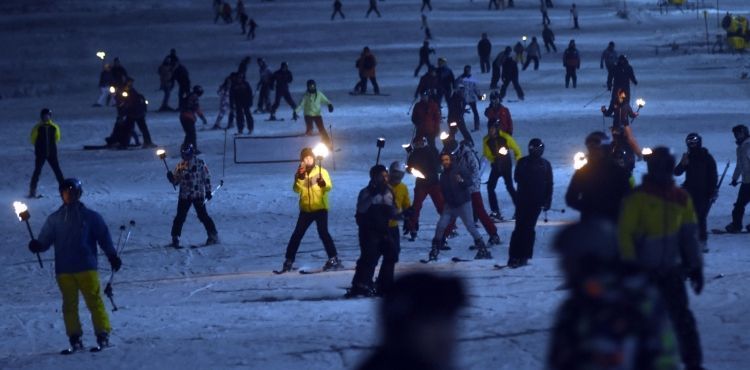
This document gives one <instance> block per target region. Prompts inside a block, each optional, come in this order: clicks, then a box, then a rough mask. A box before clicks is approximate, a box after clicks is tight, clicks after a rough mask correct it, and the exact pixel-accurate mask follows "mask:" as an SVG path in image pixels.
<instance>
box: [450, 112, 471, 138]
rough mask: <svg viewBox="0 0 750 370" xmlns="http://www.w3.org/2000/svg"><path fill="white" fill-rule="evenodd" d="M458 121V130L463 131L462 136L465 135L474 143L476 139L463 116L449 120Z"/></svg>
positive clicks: (464, 136)
mask: <svg viewBox="0 0 750 370" xmlns="http://www.w3.org/2000/svg"><path fill="white" fill-rule="evenodd" d="M452 122H456V125H457V126H458V131H460V132H461V136H463V138H464V140H467V141H470V142H471V143H472V144H474V139H473V138H472V137H471V132H469V129H468V128H466V121H464V118H463V117H461V118H459V119H457V120H454V121H449V123H452Z"/></svg>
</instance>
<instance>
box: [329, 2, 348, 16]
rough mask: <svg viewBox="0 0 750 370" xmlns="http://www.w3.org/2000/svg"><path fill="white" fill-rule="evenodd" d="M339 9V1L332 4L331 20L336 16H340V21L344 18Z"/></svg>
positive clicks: (340, 5)
mask: <svg viewBox="0 0 750 370" xmlns="http://www.w3.org/2000/svg"><path fill="white" fill-rule="evenodd" d="M341 7H342V4H341V0H335V1H334V2H333V13H332V14H331V20H333V19H334V18H336V14H338V15H340V16H341V19H344V18H346V17H344V12H343V11H341Z"/></svg>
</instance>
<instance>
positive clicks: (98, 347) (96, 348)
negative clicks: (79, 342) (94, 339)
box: [60, 344, 114, 356]
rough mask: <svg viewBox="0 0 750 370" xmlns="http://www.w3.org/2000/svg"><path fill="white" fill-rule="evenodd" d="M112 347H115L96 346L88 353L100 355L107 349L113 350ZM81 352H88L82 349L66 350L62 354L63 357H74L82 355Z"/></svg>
mask: <svg viewBox="0 0 750 370" xmlns="http://www.w3.org/2000/svg"><path fill="white" fill-rule="evenodd" d="M112 347H114V346H113V345H111V344H109V345H106V346H94V347H91V348H89V350H88V352H91V353H98V352H101V351H104V350H105V349H107V348H112ZM81 352H86V351H85V350H84V349H83V348H82V349H76V348H66V349H64V350H62V351H60V354H61V355H63V356H67V355H72V354H74V353H81Z"/></svg>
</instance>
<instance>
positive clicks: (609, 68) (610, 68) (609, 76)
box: [606, 66, 630, 95]
mask: <svg viewBox="0 0 750 370" xmlns="http://www.w3.org/2000/svg"><path fill="white" fill-rule="evenodd" d="M606 67H607V90H610V91H611V90H612V82H611V81H612V72H613V70H614V69H615V66H606ZM628 95H630V94H628Z"/></svg>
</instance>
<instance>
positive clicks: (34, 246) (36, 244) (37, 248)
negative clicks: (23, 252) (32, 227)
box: [29, 239, 44, 253]
mask: <svg viewBox="0 0 750 370" xmlns="http://www.w3.org/2000/svg"><path fill="white" fill-rule="evenodd" d="M29 250H30V251H31V253H41V252H43V251H44V246H43V245H42V242H40V241H39V240H36V239H31V241H29Z"/></svg>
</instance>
